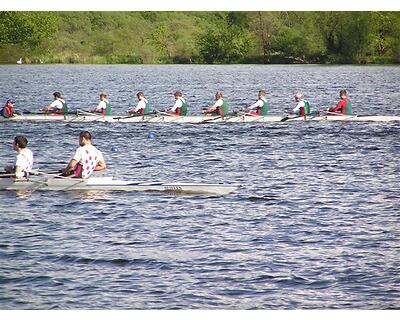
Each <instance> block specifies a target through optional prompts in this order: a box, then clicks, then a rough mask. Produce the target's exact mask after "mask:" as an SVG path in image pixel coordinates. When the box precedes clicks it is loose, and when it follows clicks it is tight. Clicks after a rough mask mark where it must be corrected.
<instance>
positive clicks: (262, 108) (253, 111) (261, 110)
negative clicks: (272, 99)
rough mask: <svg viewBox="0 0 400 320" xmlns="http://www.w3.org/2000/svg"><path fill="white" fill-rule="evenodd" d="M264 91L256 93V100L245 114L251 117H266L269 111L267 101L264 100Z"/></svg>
mask: <svg viewBox="0 0 400 320" xmlns="http://www.w3.org/2000/svg"><path fill="white" fill-rule="evenodd" d="M265 95H266V93H265V90H260V91H258V100H257V102H255V103H253V104H252V105H251V106H250V107H248V108H246V109H247V110H248V112H247V113H246V114H248V115H252V116H266V115H267V114H268V111H269V106H268V103H267V99H266V98H265Z"/></svg>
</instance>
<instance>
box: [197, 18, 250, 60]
mask: <svg viewBox="0 0 400 320" xmlns="http://www.w3.org/2000/svg"><path fill="white" fill-rule="evenodd" d="M235 21H242V22H241V23H238V24H236V23H235ZM197 45H198V46H199V53H200V56H201V58H202V59H203V61H205V62H206V63H232V62H233V63H235V62H240V60H241V59H243V58H244V57H245V55H246V54H247V52H248V51H249V49H250V45H251V38H250V34H249V31H248V30H247V29H245V28H244V27H243V17H242V16H239V15H232V14H231V13H228V14H226V15H222V16H221V19H220V20H218V22H217V24H214V25H212V26H209V27H208V28H207V29H206V31H205V32H203V33H202V34H200V36H199V37H198V40H197Z"/></svg>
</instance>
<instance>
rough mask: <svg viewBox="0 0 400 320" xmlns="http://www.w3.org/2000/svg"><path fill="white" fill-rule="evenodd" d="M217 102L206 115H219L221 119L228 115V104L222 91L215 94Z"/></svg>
mask: <svg viewBox="0 0 400 320" xmlns="http://www.w3.org/2000/svg"><path fill="white" fill-rule="evenodd" d="M215 100H217V101H216V102H215V103H214V104H213V105H212V106H211V107H209V108H208V109H206V110H205V111H204V113H205V114H206V115H210V116H215V115H217V116H221V117H224V116H226V115H228V102H227V101H226V99H225V98H224V95H223V93H222V92H221V91H217V93H216V94H215Z"/></svg>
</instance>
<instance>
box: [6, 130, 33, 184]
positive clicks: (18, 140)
mask: <svg viewBox="0 0 400 320" xmlns="http://www.w3.org/2000/svg"><path fill="white" fill-rule="evenodd" d="M27 145H28V139H27V138H26V137H25V136H16V137H15V138H14V142H13V148H14V150H15V151H17V153H18V155H17V160H16V161H15V165H13V166H12V165H11V166H6V168H5V170H6V172H9V173H15V177H16V178H17V179H25V178H27V177H28V176H29V172H30V171H31V170H32V166H33V153H32V151H31V150H29V149H28V148H27Z"/></svg>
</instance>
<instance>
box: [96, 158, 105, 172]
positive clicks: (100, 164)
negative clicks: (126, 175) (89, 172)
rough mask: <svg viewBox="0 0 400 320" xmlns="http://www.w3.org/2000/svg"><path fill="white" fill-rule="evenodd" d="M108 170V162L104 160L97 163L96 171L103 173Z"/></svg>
mask: <svg viewBox="0 0 400 320" xmlns="http://www.w3.org/2000/svg"><path fill="white" fill-rule="evenodd" d="M106 168H107V166H106V162H105V161H104V160H100V161H99V162H98V163H97V166H96V168H94V171H102V170H105V169H106Z"/></svg>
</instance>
